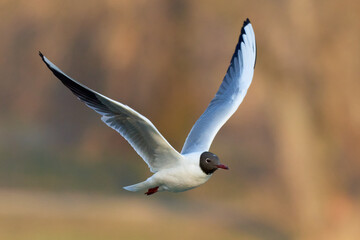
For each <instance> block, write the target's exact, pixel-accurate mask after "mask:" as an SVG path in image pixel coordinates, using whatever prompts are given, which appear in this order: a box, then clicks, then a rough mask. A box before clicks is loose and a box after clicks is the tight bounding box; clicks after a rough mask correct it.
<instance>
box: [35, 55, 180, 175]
mask: <svg viewBox="0 0 360 240" xmlns="http://www.w3.org/2000/svg"><path fill="white" fill-rule="evenodd" d="M39 54H40V56H41V58H42V60H43V61H44V62H45V64H46V66H47V67H48V68H49V69H50V70H51V71H52V72H53V73H54V75H55V76H56V77H57V78H58V79H59V80H60V81H61V82H62V83H63V84H64V85H65V86H66V87H68V88H69V89H70V90H71V91H72V92H73V93H74V94H75V95H76V96H77V97H78V98H79V99H80V100H81V101H83V102H84V103H85V104H86V105H87V106H88V107H90V108H91V109H93V110H95V111H96V112H97V113H99V114H101V115H102V117H101V120H102V121H103V122H104V123H106V124H107V125H108V126H109V127H111V128H113V129H114V130H116V131H118V132H119V133H120V134H121V136H123V137H124V138H125V139H126V140H127V141H128V142H129V143H130V145H131V146H132V147H133V148H134V149H135V151H136V152H137V153H138V154H139V155H140V156H141V157H142V158H143V159H144V161H145V162H146V163H147V164H148V166H149V168H150V171H152V172H157V171H159V170H160V169H162V168H167V167H170V166H172V165H174V164H176V163H177V162H178V161H179V160H180V159H181V158H182V157H181V155H180V154H179V153H178V152H177V151H176V150H175V149H174V148H173V147H172V146H171V145H170V144H169V143H168V142H167V141H166V139H165V138H164V137H163V136H162V135H161V134H160V132H159V131H158V130H157V129H156V127H155V126H154V125H153V124H152V123H151V122H150V121H149V120H148V119H147V118H146V117H144V116H142V115H141V114H139V113H138V112H136V111H134V110H133V109H131V108H130V107H128V106H126V105H124V104H122V103H119V102H117V101H114V100H112V99H110V98H108V97H106V96H103V95H101V94H100V93H97V92H95V91H93V90H91V89H90V88H88V87H86V86H84V85H82V84H80V83H78V82H77V81H75V80H74V79H72V78H70V77H69V76H67V75H66V74H65V73H63V72H62V71H61V70H60V69H59V68H58V67H57V66H55V65H54V64H53V63H52V62H50V61H49V60H48V59H47V58H46V57H45V56H43V55H42V54H41V53H39Z"/></svg>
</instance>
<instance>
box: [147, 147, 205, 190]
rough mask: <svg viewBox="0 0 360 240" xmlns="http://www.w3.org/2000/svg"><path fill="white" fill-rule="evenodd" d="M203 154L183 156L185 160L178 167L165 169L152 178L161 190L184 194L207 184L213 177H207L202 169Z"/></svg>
mask: <svg viewBox="0 0 360 240" xmlns="http://www.w3.org/2000/svg"><path fill="white" fill-rule="evenodd" d="M200 155H201V153H191V154H186V155H183V157H184V159H183V161H182V162H181V164H179V165H177V166H176V167H173V168H169V169H163V170H161V171H159V172H157V173H155V174H154V175H153V176H152V177H151V178H152V179H151V180H152V181H154V182H157V183H158V185H159V186H160V188H159V190H166V191H171V192H182V191H186V190H189V189H191V188H195V187H197V186H199V185H201V184H203V183H205V182H206V181H207V180H209V178H210V177H211V175H206V174H205V173H204V172H203V171H202V170H201V168H200Z"/></svg>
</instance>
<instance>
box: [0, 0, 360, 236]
mask: <svg viewBox="0 0 360 240" xmlns="http://www.w3.org/2000/svg"><path fill="white" fill-rule="evenodd" d="M0 12H1V19H2V21H0V32H1V38H0V53H1V57H0V76H1V80H0V89H1V94H0V106H1V112H0V239H15V240H16V239H46V240H47V239H59V240H63V239H64V240H65V239H80V240H81V239H87V240H91V239H145V238H146V239H247V240H258V239H276V240H281V239H299V240H303V239H311V240H313V239H327V240H335V239H336V240H338V239H340V240H348V239H359V236H360V228H359V226H360V147H359V146H360V94H359V92H360V82H359V77H360V45H359V43H360V15H359V12H360V4H359V3H358V2H357V1H354V0H343V1H336V0H328V1H313V0H303V1H296V0H289V1H264V0H259V1H216V0H207V1H205V0H199V1H190V0H154V1H145V0H139V1H116V0H107V1H95V0H89V1H67V0H65V1H63V0H62V1H60V0H56V1H55V0H54V1H46V0H30V1H25V0H16V1H14V0H1V1H0ZM247 17H248V18H250V20H251V21H252V24H253V27H254V30H255V35H256V40H257V47H258V55H257V56H258V58H257V65H256V68H255V74H254V79H253V83H252V85H251V87H250V89H249V91H248V94H247V96H246V98H245V100H244V102H243V103H242V104H241V106H240V108H239V110H238V111H237V112H236V114H234V116H233V117H232V118H231V119H230V120H229V121H228V122H227V124H226V125H225V126H224V127H223V128H222V129H221V131H220V132H219V134H218V135H217V137H216V139H215V141H214V142H213V145H212V147H211V151H212V152H214V153H216V154H217V155H218V156H219V157H220V159H221V160H222V162H223V163H224V164H227V165H229V166H230V171H218V172H216V174H215V175H214V176H213V177H212V179H211V180H210V181H209V182H207V183H206V184H205V185H203V186H200V187H199V188H196V189H194V190H191V191H188V192H184V193H179V194H173V193H160V194H155V195H153V196H150V197H147V196H144V195H143V194H142V193H129V192H127V191H125V190H123V189H122V187H123V186H127V185H130V184H134V183H137V182H139V181H143V180H145V179H146V178H147V177H149V176H150V175H151V174H150V172H149V170H148V168H147V166H146V164H144V162H143V161H142V160H141V158H140V157H139V156H138V155H137V154H136V153H135V151H134V150H133V149H132V148H131V147H130V145H129V144H128V143H127V142H126V141H125V140H124V139H123V138H122V137H121V136H120V135H119V134H118V133H117V132H115V131H113V130H112V129H111V128H109V127H107V126H106V125H105V124H103V123H102V122H101V121H100V117H99V115H98V114H96V113H95V112H93V111H92V110H90V109H88V108H87V107H86V106H84V104H82V103H81V102H80V101H78V100H77V99H76V97H74V96H73V95H72V94H71V93H70V91H68V89H66V88H65V87H64V86H63V85H62V84H61V83H60V82H59V81H58V80H57V79H56V78H55V77H54V76H53V75H52V73H51V72H50V71H49V70H48V69H47V68H46V66H45V65H44V64H43V62H42V61H41V59H40V57H39V56H38V51H39V50H41V51H42V52H43V53H44V55H45V56H46V57H48V58H49V59H50V60H51V61H53V62H54V63H55V64H57V65H58V66H59V67H60V68H61V69H62V70H63V71H64V72H66V73H67V74H68V75H70V76H72V77H74V78H75V79H77V80H78V81H80V82H82V83H84V84H86V85H87V86H89V87H90V88H93V89H95V90H96V91H99V92H101V93H103V94H104V95H106V96H109V97H110V98H113V99H115V100H118V101H120V102H122V103H125V104H127V105H129V106H131V107H132V108H134V109H135V110H137V111H138V112H140V113H142V114H144V115H145V116H146V117H148V118H149V119H150V120H151V121H152V122H153V123H154V125H155V126H156V127H157V128H158V130H159V131H160V132H161V133H162V134H163V135H164V137H165V138H166V139H167V140H168V141H169V142H170V143H171V144H172V145H173V146H174V147H175V148H176V149H177V150H178V151H180V150H181V148H182V144H183V143H184V140H185V138H186V136H187V134H188V132H189V131H190V129H191V127H192V125H193V124H194V122H195V121H196V120H197V118H198V117H199V116H200V115H201V114H202V112H203V111H204V110H205V108H206V107H207V105H208V103H209V102H210V100H211V99H212V97H213V96H214V94H215V93H216V91H217V89H218V87H219V85H220V83H221V81H222V79H223V77H224V75H225V72H226V70H227V67H228V64H229V61H230V59H231V56H232V54H233V51H234V48H235V45H236V43H237V40H238V36H239V33H240V28H241V26H242V24H243V21H244V20H245V19H246V18H247Z"/></svg>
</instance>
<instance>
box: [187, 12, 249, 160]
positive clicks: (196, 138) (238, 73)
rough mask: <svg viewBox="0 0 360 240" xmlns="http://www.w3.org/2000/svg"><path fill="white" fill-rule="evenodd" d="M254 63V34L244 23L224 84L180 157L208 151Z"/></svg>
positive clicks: (236, 103) (243, 92)
mask: <svg viewBox="0 0 360 240" xmlns="http://www.w3.org/2000/svg"><path fill="white" fill-rule="evenodd" d="M255 62H256V42H255V34H254V30H253V28H252V26H251V23H250V21H249V19H246V21H245V22H244V25H243V27H242V29H241V34H240V37H239V42H238V44H237V45H236V48H235V53H234V55H233V57H232V59H231V62H230V66H229V68H228V70H227V73H226V75H225V77H224V80H223V82H222V84H221V86H220V88H219V90H218V92H217V93H216V95H215V97H214V99H213V100H212V101H211V102H210V104H209V106H208V107H207V109H206V110H205V112H204V113H203V114H202V115H201V117H200V118H199V119H198V120H197V122H196V123H195V125H194V126H193V128H192V129H191V131H190V133H189V135H188V137H187V139H186V141H185V144H184V147H183V149H182V151H181V153H182V154H186V153H192V152H204V151H208V150H209V148H210V145H211V143H212V141H213V140H214V138H215V135H216V134H217V132H218V131H219V129H220V128H221V127H222V126H223V125H224V124H225V122H226V121H227V120H228V119H229V118H230V117H231V115H232V114H233V113H234V112H235V111H236V109H237V108H238V107H239V105H240V103H241V102H242V100H243V99H244V97H245V95H246V92H247V90H248V88H249V86H250V84H251V81H252V78H253V74H254V68H255Z"/></svg>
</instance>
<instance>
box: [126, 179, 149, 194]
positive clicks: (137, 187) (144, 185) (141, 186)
mask: <svg viewBox="0 0 360 240" xmlns="http://www.w3.org/2000/svg"><path fill="white" fill-rule="evenodd" d="M151 187H152V186H150V183H149V182H148V181H144V182H141V183H137V184H134V185H130V186H126V187H124V189H125V190H128V191H130V192H140V191H145V190H148V189H149V188H151Z"/></svg>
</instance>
